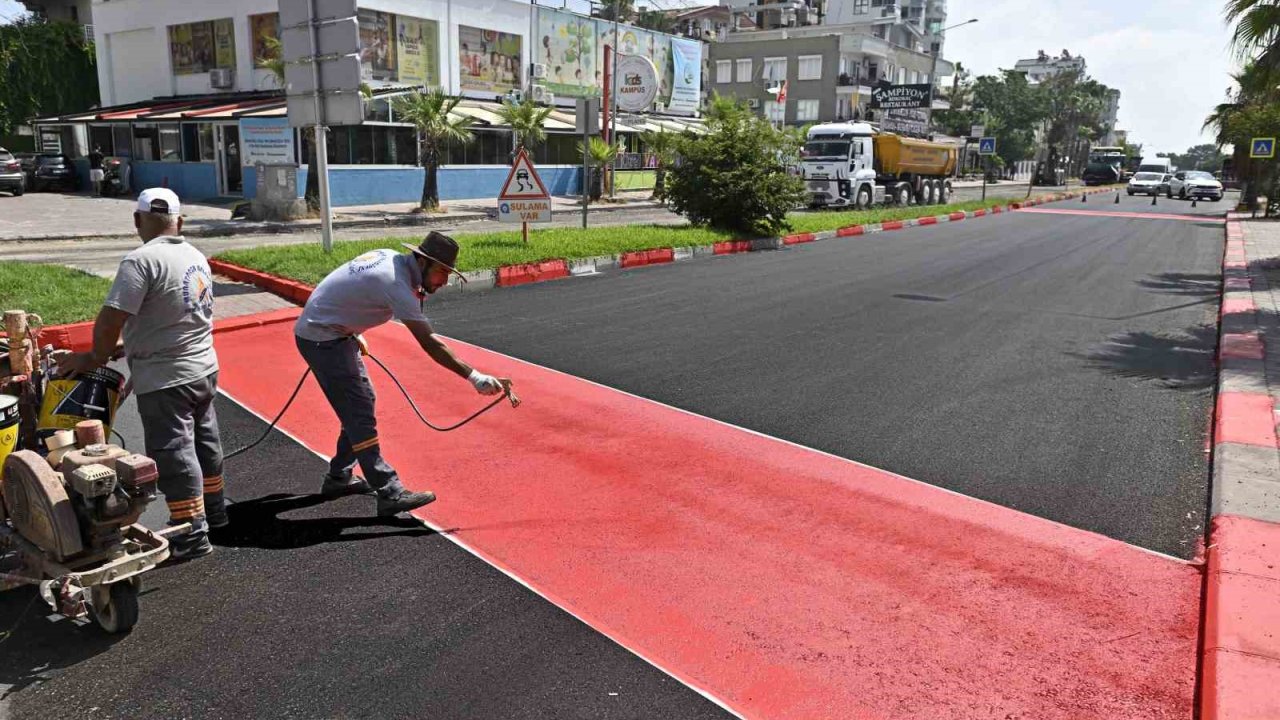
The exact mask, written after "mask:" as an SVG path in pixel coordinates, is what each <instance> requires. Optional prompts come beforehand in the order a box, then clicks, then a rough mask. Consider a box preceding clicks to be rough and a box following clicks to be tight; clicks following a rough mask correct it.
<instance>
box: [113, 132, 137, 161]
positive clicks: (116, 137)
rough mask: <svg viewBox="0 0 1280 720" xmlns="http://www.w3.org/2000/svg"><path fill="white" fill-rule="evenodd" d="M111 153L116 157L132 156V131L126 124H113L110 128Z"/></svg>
mask: <svg viewBox="0 0 1280 720" xmlns="http://www.w3.org/2000/svg"><path fill="white" fill-rule="evenodd" d="M111 139H112V140H113V141H114V142H112V143H111V149H112V154H113V155H115V156H116V157H126V158H127V157H132V156H133V147H132V133H131V132H130V131H129V126H128V125H115V126H113V127H112V128H111Z"/></svg>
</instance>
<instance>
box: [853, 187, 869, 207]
mask: <svg viewBox="0 0 1280 720" xmlns="http://www.w3.org/2000/svg"><path fill="white" fill-rule="evenodd" d="M853 206H854V207H855V208H857V209H859V210H866V209H867V208H869V207H871V188H869V187H867V186H866V185H862V186H860V187H859V188H858V194H857V195H854V200H853Z"/></svg>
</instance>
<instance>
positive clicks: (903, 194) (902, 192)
mask: <svg viewBox="0 0 1280 720" xmlns="http://www.w3.org/2000/svg"><path fill="white" fill-rule="evenodd" d="M894 202H896V203H897V204H898V205H901V206H902V207H906V206H908V205H910V204H911V186H910V185H908V184H906V183H902V184H901V185H899V186H898V192H897V194H896V195H895V196H894Z"/></svg>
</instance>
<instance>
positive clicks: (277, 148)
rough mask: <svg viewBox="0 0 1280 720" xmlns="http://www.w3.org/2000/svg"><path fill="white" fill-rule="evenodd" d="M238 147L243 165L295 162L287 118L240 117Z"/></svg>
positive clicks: (290, 128)
mask: <svg viewBox="0 0 1280 720" xmlns="http://www.w3.org/2000/svg"><path fill="white" fill-rule="evenodd" d="M240 147H241V148H242V152H241V153H240V158H241V163H242V164H244V165H245V167H251V166H253V165H256V164H258V163H263V164H265V165H292V164H294V163H296V162H297V158H296V157H295V155H294V149H293V128H292V127H291V126H290V125H289V118H240Z"/></svg>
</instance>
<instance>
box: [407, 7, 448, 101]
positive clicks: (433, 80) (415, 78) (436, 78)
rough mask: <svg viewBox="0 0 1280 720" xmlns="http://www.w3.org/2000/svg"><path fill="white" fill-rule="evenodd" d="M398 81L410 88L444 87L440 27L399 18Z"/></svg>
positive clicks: (434, 24) (426, 22)
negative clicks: (442, 81)
mask: <svg viewBox="0 0 1280 720" xmlns="http://www.w3.org/2000/svg"><path fill="white" fill-rule="evenodd" d="M396 60H397V62H398V64H399V73H398V75H397V78H398V79H399V81H400V82H402V83H404V84H406V85H426V86H434V85H439V84H440V24H439V23H437V22H436V21H435V20H420V19H418V18H411V17H405V16H404V15H397V16H396Z"/></svg>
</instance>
